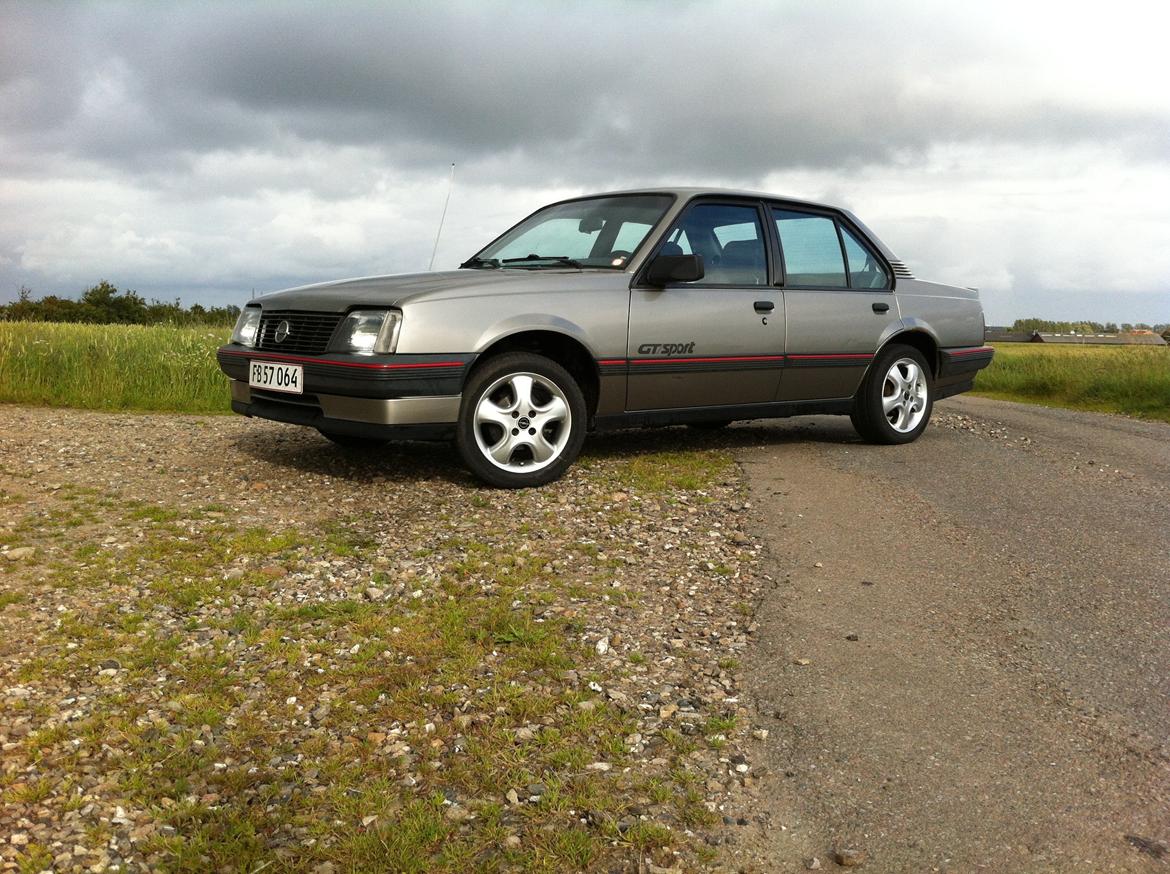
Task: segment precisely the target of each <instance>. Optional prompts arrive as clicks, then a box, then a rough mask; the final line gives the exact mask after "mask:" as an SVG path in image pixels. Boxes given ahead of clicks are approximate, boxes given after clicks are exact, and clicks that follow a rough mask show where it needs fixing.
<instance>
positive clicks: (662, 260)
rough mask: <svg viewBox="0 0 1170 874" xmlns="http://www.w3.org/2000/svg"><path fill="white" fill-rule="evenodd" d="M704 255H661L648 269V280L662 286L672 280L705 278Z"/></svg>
mask: <svg viewBox="0 0 1170 874" xmlns="http://www.w3.org/2000/svg"><path fill="white" fill-rule="evenodd" d="M703 273H704V270H703V256H702V255H659V256H658V257H657V258H655V259H654V260H653V261H652V262H651V263H650V269H649V270H648V271H646V281H647V282H648V283H650V284H651V285H655V286H658V287H659V288H661V287H662V286H664V285H669V284H670V283H672V282H697V281H698V280H700V279H702V278H703Z"/></svg>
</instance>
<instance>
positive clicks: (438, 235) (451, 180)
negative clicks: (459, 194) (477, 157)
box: [427, 161, 455, 272]
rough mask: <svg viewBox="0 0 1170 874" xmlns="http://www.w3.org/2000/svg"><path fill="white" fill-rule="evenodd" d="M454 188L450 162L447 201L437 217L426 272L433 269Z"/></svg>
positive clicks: (453, 175)
mask: <svg viewBox="0 0 1170 874" xmlns="http://www.w3.org/2000/svg"><path fill="white" fill-rule="evenodd" d="M454 187H455V162H454V161H452V162H451V175H450V176H449V177H448V178H447V199H446V200H444V201H443V214H442V215H441V216H439V229H438V230H437V231H435V247H434V248H433V249H431V263H430V264H429V265H427V272H430V271H432V270H434V269H435V253H436V252H438V251H439V237H440V236H441V235H442V233H443V222H444V221H445V220H446V218H447V204H449V203H450V202H451V189H452V188H454Z"/></svg>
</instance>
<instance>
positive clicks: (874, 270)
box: [770, 206, 900, 401]
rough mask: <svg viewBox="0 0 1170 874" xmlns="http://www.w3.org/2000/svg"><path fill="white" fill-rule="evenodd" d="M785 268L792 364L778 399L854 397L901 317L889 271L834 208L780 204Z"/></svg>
mask: <svg viewBox="0 0 1170 874" xmlns="http://www.w3.org/2000/svg"><path fill="white" fill-rule="evenodd" d="M770 213H771V215H770V218H771V221H772V222H773V224H774V227H775V229H776V233H777V236H778V238H779V243H780V250H781V255H782V259H783V265H784V277H783V287H784V306H785V315H786V321H787V338H786V349H785V351H786V353H787V355H786V358H785V363H786V367H785V370H784V376H783V378H782V379H781V380H780V391H779V395H778V397H779V399H780V400H785V401H798V400H820V399H835V398H849V397H852V396H853V394H854V393H855V392H856V391H857V388H858V386H859V385H860V383H861V379H862V377H863V376H864V375H865V370H866V368H867V367H868V366H869V363H870V361H872V360H873V356H874V353H875V352H876V351H877V348H878V344H879V343H880V342H881V338H882V336H883V335H884V334H886V333H887V329H888V328H889V326H890V325H892V324H896V323H898V322H899V319H900V316H899V313H898V304H897V301H896V299H895V296H894V294H893V287H892V282H891V277H890V273H889V270H888V269H887V268H886V266H885V264H884V263H883V262H882V260H881V259H880V258H879V257H878V255H877V254H876V253H875V252H874V251H873V249H872V248H871V247H870V246H869V244H868V243H866V242H865V241H864V238H863V237H862V236H861V235H860V233H859V232H857V231H855V230H852V229H850V228H849V227H848V225H846V224H844V223H843V222H842V221H841V220H840V219H839V217H837V216H835V215H834V214H832V213H828V212H823V213H822V212H818V211H813V210H809V209H806V208H803V207H801V208H796V207H793V208H789V207H781V206H773V207H772V208H771V210H770Z"/></svg>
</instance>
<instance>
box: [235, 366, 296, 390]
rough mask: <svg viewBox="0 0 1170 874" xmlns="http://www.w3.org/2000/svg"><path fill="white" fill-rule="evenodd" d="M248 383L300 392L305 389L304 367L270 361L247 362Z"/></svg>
mask: <svg viewBox="0 0 1170 874" xmlns="http://www.w3.org/2000/svg"><path fill="white" fill-rule="evenodd" d="M248 385H250V386H252V388H265V389H268V390H269V391H286V392H290V393H291V394H298V395H299V394H302V393H303V392H304V390H305V369H304V368H303V367H301V366H300V365H299V364H273V363H272V362H271V361H249V362H248Z"/></svg>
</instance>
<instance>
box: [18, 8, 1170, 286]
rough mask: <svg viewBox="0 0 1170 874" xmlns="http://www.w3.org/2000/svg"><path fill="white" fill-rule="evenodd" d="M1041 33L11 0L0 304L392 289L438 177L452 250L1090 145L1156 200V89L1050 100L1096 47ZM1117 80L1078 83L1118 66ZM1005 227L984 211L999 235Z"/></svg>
mask: <svg viewBox="0 0 1170 874" xmlns="http://www.w3.org/2000/svg"><path fill="white" fill-rule="evenodd" d="M1009 10H1010V11H1011V12H1012V15H1011V16H1010V18H1009V17H1008V16H1007V13H1008V12H1009ZM1064 12H1065V14H1064V15H1063V16H1062V17H1053V18H1051V20H1049V19H1046V18H1044V17H1043V16H1042V15H1039V13H1037V16H1038V17H1034V18H1033V19H1031V20H1030V23H1028V22H1022V21H1021V22H1019V23H1017V20H1018V19H1020V15H1021V10H1018V9H1015V8H1013V7H1011V6H1010V4H1007V3H1004V4H1003V5H1002V6H1001V7H999V12H998V13H997V12H996V11H995V8H992V7H986V8H985V4H981V5H980V6H979V7H971V8H966V7H958V6H956V7H954V8H944V7H940V6H938V5H937V4H933V3H926V2H919V0H901V2H894V0H891V2H890V3H886V4H869V3H856V4H854V3H844V4H838V3H833V4H824V3H821V4H810V3H797V2H780V3H763V2H759V3H743V2H722V3H718V2H714V3H711V2H704V3H698V2H694V3H683V2H667V0H646V2H640V3H630V2H572V3H569V2H564V3H556V4H548V3H537V2H532V3H515V2H511V3H503V2H496V3H490V2H475V3H472V2H466V3H407V2H399V3H394V4H382V3H377V4H375V3H356V2H354V3H336V4H320V3H307V2H295V3H294V2H281V3H275V2H274V3H260V2H256V3H243V4H236V3H231V4H229V3H193V2H191V3H184V2H172V3H147V2H138V3H90V4H64V3H60V4H58V3H43V2H30V3H21V2H8V3H5V4H3V5H0V184H2V185H4V186H5V187H6V188H7V189H8V193H7V194H5V193H3V192H0V207H2V208H3V210H4V211H5V212H7V213H8V215H7V216H0V285H5V284H6V285H13V284H14V283H15V282H20V281H25V280H26V279H27V280H28V281H30V282H35V283H47V284H50V285H51V284H52V283H54V282H56V283H61V282H65V281H68V282H74V283H77V282H84V281H87V280H88V281H96V280H97V279H98V278H100V277H98V276H88V275H86V274H87V272H89V271H92V270H94V269H95V267H101V265H103V264H104V263H106V261H103V258H107V259H108V261H109V263H110V265H111V268H110V270H109V271H107V272H106V273H105V275H106V276H113V275H116V274H115V271H116V270H119V269H122V270H124V271H125V272H126V273H128V274H129V276H130V278H129V280H127V281H128V282H129V283H130V284H135V283H137V284H138V285H139V286H140V287H145V288H151V287H157V288H158V289H160V291H161V292H163V293H165V289H166V288H167V286H168V282H169V283H171V285H172V286H178V285H181V286H182V287H185V288H192V287H198V288H200V289H216V288H224V289H226V288H229V287H233V285H234V286H237V287H238V286H239V285H240V283H241V280H243V279H247V278H249V277H254V273H253V271H255V270H256V269H257V267H256V263H257V262H256V258H257V256H256V254H255V253H256V252H257V251H259V250H262V249H264V248H268V249H269V251H271V252H272V253H273V254H274V255H277V254H278V255H279V256H280V257H281V258H282V259H284V260H282V266H281V268H280V269H279V270H276V269H270V270H269V271H268V272H267V273H266V274H264V275H263V276H262V277H260V278H259V281H258V284H261V285H262V286H263V284H264V283H266V282H272V283H277V282H284V281H298V280H299V279H302V278H323V277H322V276H321V275H320V274H321V273H324V272H326V271H329V270H335V269H339V268H342V272H347V271H344V269H343V268H344V267H345V265H351V266H352V267H353V269H354V271H355V272H356V271H357V270H360V269H365V268H367V267H368V268H370V269H377V268H379V267H383V266H388V267H389V268H390V269H399V268H401V267H410V268H413V267H416V266H418V264H419V262H420V260H421V259H422V258H423V257H424V255H425V254H429V247H428V244H427V242H426V238H427V236H428V235H429V234H430V233H432V231H431V227H432V223H433V220H434V216H432V215H431V213H432V212H433V211H434V209H433V207H432V204H434V203H435V202H436V201H437V200H438V198H439V195H440V194H441V193H442V191H441V185H442V179H441V177H442V174H443V171H444V169H445V168H446V166H447V165H448V164H449V163H450V162H451V161H455V162H457V163H458V164H459V166H460V185H461V188H460V193H459V195H458V196H457V198H456V204H455V205H456V206H457V207H458V206H459V204H460V203H461V202H462V203H464V204H466V205H467V206H468V208H470V207H471V206H472V205H474V207H475V208H476V209H478V210H480V213H481V214H480V215H478V216H477V217H476V218H475V219H474V220H473V219H467V220H466V222H465V225H464V226H463V228H462V230H461V228H460V224H459V218H458V214H457V212H456V213H455V214H453V217H452V230H451V235H452V240H453V243H452V245H455V244H456V243H457V244H458V245H459V246H463V247H468V248H473V247H474V246H475V245H477V244H478V243H479V242H482V236H483V235H484V234H485V233H490V231H495V230H498V227H499V226H498V225H493V223H494V222H497V221H498V222H499V223H500V225H502V224H506V223H507V222H510V221H512V220H515V219H516V218H517V217H518V214H519V213H523V212H525V211H527V210H528V209H530V208H531V207H532V206H535V205H536V204H538V203H539V202H540V201H542V200H544V199H545V195H546V193H547V192H548V190H549V189H554V188H555V189H558V190H560V191H579V190H583V189H590V188H600V187H619V186H626V185H637V184H643V183H656V182H666V181H670V182H679V183H694V182H699V183H706V182H722V183H728V184H737V185H743V186H747V187H760V186H761V184H762V182H763V180H765V179H785V178H789V177H792V178H798V177H799V178H801V179H805V180H808V181H807V185H808V186H810V187H806V188H802V189H799V190H794V191H793V193H796V194H802V195H804V196H811V197H826V198H831V199H835V200H837V201H839V202H846V203H849V204H850V205H852V204H853V202H854V201H855V200H861V201H862V202H863V203H864V202H866V201H867V200H873V198H872V197H870V198H867V197H866V196H865V195H864V192H866V191H867V190H868V189H867V186H870V185H885V184H890V183H889V180H900V181H901V183H902V184H905V181H906V180H908V179H916V178H918V177H919V176H921V175H922V174H923V173H924V172H926V168H927V167H929V168H930V169H929V172H930V173H931V174H933V177H932V178H933V179H935V180H936V183H935V188H936V189H939V188H942V189H947V188H949V189H951V190H958V189H959V188H962V189H963V190H966V191H973V190H975V189H977V188H978V186H980V185H981V184H983V183H982V180H983V179H984V178H986V176H987V174H989V173H990V174H998V173H999V172H1000V169H1001V168H1000V167H999V166H997V165H996V164H995V161H994V160H993V159H990V158H986V157H985V159H981V160H972V159H971V158H970V155H969V153H968V152H965V151H962V150H963V149H970V150H975V152H978V153H979V154H981V155H983V156H988V155H994V154H1001V153H1002V154H1012V155H1018V154H1021V153H1024V154H1027V153H1034V154H1036V155H1039V156H1041V158H1040V159H1039V160H1038V161H1037V162H1036V163H1037V164H1039V165H1041V166H1042V165H1044V164H1045V163H1048V164H1052V163H1053V162H1059V161H1060V160H1062V159H1061V158H1060V157H1059V156H1060V155H1068V154H1080V153H1081V152H1086V153H1089V154H1092V155H1099V156H1103V159H1105V163H1108V164H1109V166H1110V167H1112V166H1115V165H1118V164H1126V165H1132V166H1133V167H1135V168H1140V169H1139V170H1136V171H1135V172H1141V173H1154V174H1155V176H1152V177H1150V178H1153V179H1156V180H1158V184H1160V181H1161V180H1164V179H1165V178H1166V172H1167V168H1168V167H1170V148H1167V144H1168V143H1170V107H1168V105H1167V103H1166V101H1165V99H1164V98H1163V99H1160V100H1159V99H1155V100H1142V99H1140V97H1141V93H1146V94H1149V93H1151V91H1150V89H1149V88H1147V89H1146V91H1145V92H1141V93H1139V92H1135V91H1133V89H1131V88H1130V87H1129V86H1130V83H1131V82H1132V83H1134V85H1135V87H1139V88H1140V87H1141V86H1142V83H1147V84H1148V83H1149V82H1154V81H1157V75H1156V67H1155V70H1154V73H1155V74H1151V75H1144V76H1139V75H1136V73H1135V75H1133V76H1132V77H1131V78H1130V79H1128V80H1126V82H1125V86H1126V87H1125V88H1124V89H1122V88H1119V87H1116V86H1117V82H1113V83H1112V86H1111V87H1112V88H1113V90H1107V91H1106V93H1104V94H1102V93H1095V92H1094V90H1093V88H1092V87H1086V85H1085V83H1086V82H1088V85H1089V86H1091V85H1092V80H1082V81H1080V82H1079V83H1072V82H1070V83H1067V84H1066V83H1065V82H1064V79H1065V78H1067V77H1066V76H1065V73H1066V72H1067V69H1069V67H1068V66H1067V65H1066V66H1065V67H1061V68H1060V69H1056V68H1055V67H1051V65H1052V64H1053V63H1056V62H1057V61H1060V63H1066V62H1065V60H1063V59H1065V58H1067V59H1070V60H1068V62H1067V63H1068V64H1071V62H1072V61H1071V59H1075V58H1078V57H1079V58H1082V59H1086V62H1087V58H1088V56H1089V55H1088V51H1087V50H1088V49H1090V48H1091V47H1092V46H1090V45H1089V44H1088V43H1083V44H1070V43H1069V42H1068V41H1069V40H1070V39H1073V38H1074V37H1076V34H1075V33H1074V34H1073V35H1072V36H1070V35H1069V34H1068V33H1065V32H1060V33H1057V32H1055V31H1054V28H1057V29H1058V28H1059V27H1061V26H1064V25H1065V24H1067V22H1068V21H1069V20H1070V19H1071V18H1072V17H1073V16H1075V14H1076V13H1075V11H1073V10H1067V9H1066V10H1064ZM997 15H1000V16H1002V17H1003V18H1004V20H1005V21H1010V22H1011V24H1010V25H999V24H997V23H996V20H997V19H996V16H997ZM1124 17H1125V16H1124V15H1120V16H1118V19H1119V20H1121V19H1124ZM1037 22H1039V23H1037ZM1133 26H1134V27H1137V28H1140V27H1141V24H1140V22H1137V23H1135V24H1134V25H1133ZM1050 31H1052V32H1050ZM1083 34H1087V35H1086V36H1083V38H1084V39H1085V40H1089V39H1090V38H1091V37H1092V36H1093V25H1092V23H1089V24H1088V25H1086V27H1085V28H1084V30H1083ZM1062 40H1063V42H1062ZM1050 46H1054V47H1050ZM1131 54H1132V52H1131ZM1054 59H1055V60H1054ZM1111 61H1112V62H1110V61H1108V60H1102V62H1101V64H1100V76H1102V77H1105V76H1107V75H1118V74H1116V73H1111V72H1110V71H1111V70H1114V69H1115V68H1119V63H1121V62H1123V61H1124V62H1125V63H1129V62H1130V61H1126V59H1125V58H1124V57H1122V56H1121V55H1117V56H1115V57H1113V58H1112V59H1111ZM1121 65H1122V66H1124V64H1121ZM1135 70H1136V68H1135ZM1136 72H1142V71H1140V70H1136ZM956 146H957V147H960V153H959V157H958V158H956V159H954V160H952V161H951V162H950V163H948V162H947V159H946V158H945V157H942V158H940V157H939V156H940V155H944V156H945V154H946V152H947V150H948V149H950V148H952V147H956ZM1044 156H1048V157H1047V158H1045V157H1044ZM1151 168H1154V169H1151ZM1079 172H1080V173H1081V174H1082V176H1084V173H1085V171H1084V170H1081V171H1079ZM786 174H787V175H786ZM793 174H796V175H795V176H793ZM800 174H804V176H800ZM1157 174H1161V175H1157ZM1008 175H1011V174H1008ZM881 180H887V181H886V182H881ZM1045 184H1046V185H1048V186H1049V188H1051V186H1052V185H1053V184H1054V182H1053V180H1052V179H1051V178H1049V179H1048V180H1047V182H1046V183H1045ZM1133 196H1135V197H1137V196H1140V194H1139V193H1135V194H1134V195H1133ZM1005 197H1006V195H1005ZM461 198H465V200H462V201H461ZM889 199H890V198H888V197H887V198H886V201H885V202H889ZM388 201H393V202H394V204H395V205H394V206H393V208H388V207H387V202H388ZM878 202H879V203H880V202H881V201H878ZM918 202H919V203H920V204H924V203H925V202H926V201H925V200H922V199H920V200H919V201H918ZM1004 202H1005V203H1007V201H1006V200H1005V201H1004ZM1061 202H1062V203H1063V204H1066V205H1067V204H1068V203H1070V202H1071V201H1068V200H1067V199H1066V200H1062V201H1061ZM922 208H923V209H925V207H922ZM1031 208H1032V209H1035V208H1036V207H1035V206H1033V207H1031ZM935 215H936V213H930V212H924V213H921V214H918V213H908V212H906V211H905V210H903V212H902V217H901V219H898V218H894V219H893V221H895V222H897V221H904V222H906V224H904V225H902V227H904V228H907V229H909V230H907V231H906V235H907V238H908V239H911V240H912V241H913V242H914V243H915V244H919V243H921V244H923V245H926V246H927V248H928V249H929V250H930V251H933V252H935V253H936V256H937V259H938V263H940V264H941V265H942V266H943V267H944V268H945V269H953V270H954V273H955V278H959V277H960V276H961V274H964V271H966V272H967V273H970V272H971V271H973V270H975V271H978V272H980V273H981V274H982V275H984V276H988V277H991V279H989V280H988V281H989V282H993V283H994V282H999V281H1001V280H999V279H996V278H995V277H1003V278H1002V283H1004V287H1005V288H1007V287H1008V286H1010V284H1011V283H1012V282H1014V281H1015V280H1014V279H1012V277H1019V281H1020V282H1021V283H1022V282H1028V283H1034V284H1037V285H1038V286H1040V287H1042V286H1044V283H1045V282H1049V281H1050V280H1048V279H1046V278H1045V277H1050V276H1051V275H1053V271H1051V270H1048V269H1046V268H1045V267H1044V265H1042V264H1039V263H1033V262H1029V260H1028V259H1029V258H1035V257H1038V256H1035V255H1033V254H1031V253H1029V252H1024V253H1022V254H1021V253H1020V252H1018V251H1015V250H1009V248H1008V246H1007V243H1006V242H1003V240H1006V239H1008V238H1009V237H1010V234H1006V235H1004V237H1003V238H999V237H997V238H994V239H992V240H991V241H990V242H988V243H986V245H987V246H992V247H994V246H1002V247H1003V249H1004V251H1003V255H1002V259H1001V261H1002V263H997V264H995V265H991V266H990V267H986V268H985V265H984V264H983V262H982V261H981V260H980V257H979V256H982V255H983V254H984V253H985V252H987V251H991V250H990V249H986V248H985V249H982V250H980V252H979V253H978V254H972V252H971V251H969V250H962V251H961V248H962V247H961V246H960V245H959V244H957V243H956V244H953V245H952V246H951V247H950V248H945V247H943V248H939V246H941V245H942V244H939V245H935V241H934V240H933V239H932V238H931V237H929V236H926V237H924V238H922V239H921V240H920V239H918V238H917V237H916V236H915V234H914V233H912V230H913V228H914V227H917V226H919V225H921V223H922V221H928V220H933V218H934V217H935ZM871 216H872V213H871V214H870V215H867V218H869V217H871ZM1154 218H1155V220H1156V222H1164V221H1165V220H1166V213H1165V209H1162V210H1161V211H1160V212H1158V213H1157V215H1156V216H1155V217H1154ZM1027 219H1028V213H1027V212H1026V211H1019V210H1017V211H1015V212H1012V210H1011V209H1008V210H1005V219H1004V225H1005V227H1007V226H1011V227H1016V226H1020V224H1021V223H1026V221H1027ZM984 220H985V219H980V221H984ZM915 222H918V223H919V224H918V225H916V224H915ZM326 223H331V224H332V225H333V226H334V227H336V228H340V229H341V230H339V231H337V232H336V233H323V232H321V228H322V227H324V225H325V224H326ZM1013 223H1014V224H1013ZM894 227H895V229H897V225H896V224H895V225H894ZM461 234H462V235H463V236H461ZM1051 236H1052V237H1054V238H1056V237H1059V234H1055V233H1054V234H1053V235H1051ZM1087 236H1088V232H1083V233H1082V232H1080V231H1078V232H1077V233H1076V234H1071V235H1069V237H1070V239H1075V240H1077V241H1078V243H1077V245H1081V246H1083V241H1084V240H1085V239H1086V238H1087ZM1135 238H1136V235H1135ZM1143 238H1144V236H1143ZM383 241H387V242H384V243H383ZM1045 245H1046V246H1047V247H1048V249H1049V250H1050V251H1055V250H1056V249H1057V248H1058V244H1057V243H1055V242H1051V241H1050V240H1048V238H1046V244H1045ZM1070 245H1071V244H1070ZM363 247H364V248H363ZM932 247H933V248H932ZM168 253H169V255H168ZM464 254H465V253H464ZM168 257H169V259H170V260H169V261H168ZM948 278H950V277H948ZM1053 281H1054V280H1053ZM1137 281H1141V280H1140V277H1139V279H1138V280H1137ZM52 290H58V289H57V288H53V289H52ZM67 290H68V289H67ZM225 293H226V292H225ZM1013 293H1014V291H1013ZM10 294H11V290H10V289H9V288H8V287H2V288H0V295H9V296H10ZM1005 294H1006V292H1005Z"/></svg>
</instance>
